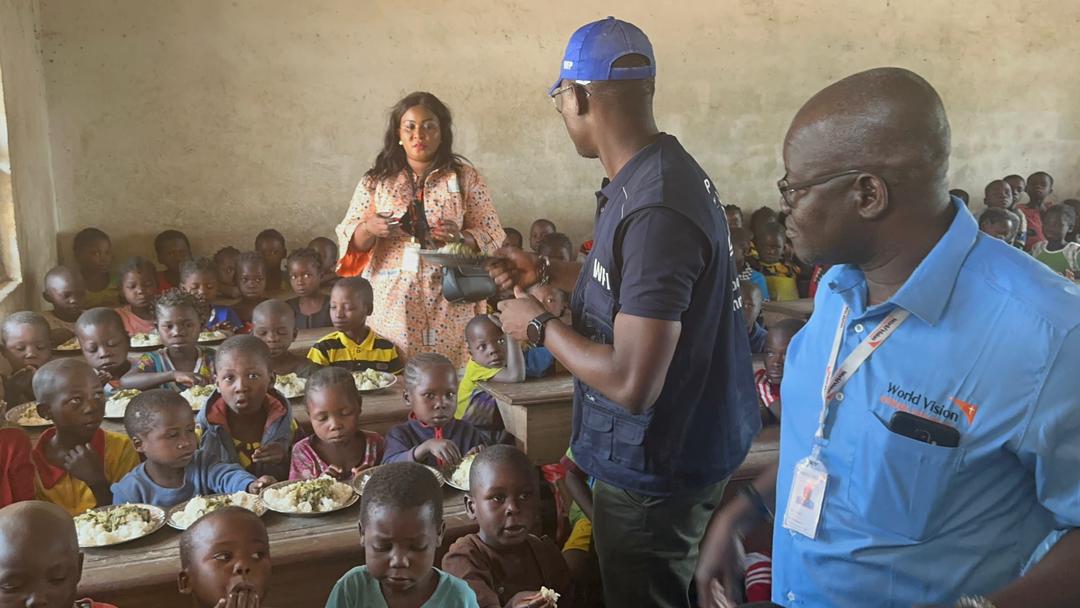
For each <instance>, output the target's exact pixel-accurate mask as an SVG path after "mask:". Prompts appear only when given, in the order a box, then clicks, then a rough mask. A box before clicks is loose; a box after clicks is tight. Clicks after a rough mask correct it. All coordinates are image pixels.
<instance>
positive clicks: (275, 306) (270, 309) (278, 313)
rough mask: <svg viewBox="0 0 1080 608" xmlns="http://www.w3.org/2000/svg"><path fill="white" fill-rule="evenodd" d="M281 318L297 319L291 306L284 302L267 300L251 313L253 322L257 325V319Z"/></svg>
mask: <svg viewBox="0 0 1080 608" xmlns="http://www.w3.org/2000/svg"><path fill="white" fill-rule="evenodd" d="M279 317H289V318H293V319H295V317H296V313H295V312H294V311H293V309H292V307H291V306H289V305H288V304H287V303H286V302H285V301H284V300H266V301H264V302H260V303H259V305H258V306H256V307H255V309H254V310H253V311H251V318H252V322H254V323H257V321H255V319H276V318H279Z"/></svg>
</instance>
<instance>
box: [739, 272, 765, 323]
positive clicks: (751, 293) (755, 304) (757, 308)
mask: <svg viewBox="0 0 1080 608" xmlns="http://www.w3.org/2000/svg"><path fill="white" fill-rule="evenodd" d="M739 295H740V296H742V313H743V321H745V322H746V329H747V330H748V331H749V330H750V329H751V328H752V327H754V323H755V322H756V321H757V318H758V317H759V316H761V305H762V299H761V289H756V288H755V285H754V284H753V283H751V282H750V281H740V282H739Z"/></svg>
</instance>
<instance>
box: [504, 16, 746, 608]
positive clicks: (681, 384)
mask: <svg viewBox="0 0 1080 608" xmlns="http://www.w3.org/2000/svg"><path fill="white" fill-rule="evenodd" d="M655 76H656V61H655V57H654V56H653V49H652V45H651V44H650V42H649V39H648V38H647V37H646V36H645V34H644V33H643V32H642V31H641V30H640V29H638V28H637V27H635V26H634V25H632V24H630V23H626V22H625V21H619V20H617V19H614V18H611V17H609V18H607V19H604V20H601V21H596V22H593V23H589V24H587V25H585V26H583V27H581V28H580V29H579V30H577V32H575V33H574V35H573V36H572V37H571V38H570V43H569V44H568V45H567V48H566V53H565V55H564V57H563V62H562V72H561V73H560V76H559V80H558V82H556V83H555V85H554V86H552V87H551V89H550V90H549V94H550V96H551V98H552V101H553V102H554V104H555V109H556V110H557V111H558V112H559V113H560V114H562V117H563V121H564V122H565V123H566V129H567V132H568V133H569V135H570V139H571V140H572V141H573V142H574V146H575V147H576V148H577V151H578V153H579V154H580V155H582V156H584V157H586V158H599V159H600V162H601V163H602V164H603V166H604V170H605V172H606V173H607V178H606V179H604V181H603V185H602V187H601V189H600V191H599V192H597V195H596V198H597V206H596V226H595V228H596V230H595V238H594V241H595V242H594V246H593V249H592V251H591V253H590V254H589V257H588V258H587V259H586V261H585V262H584V272H582V264H580V263H567V262H557V261H552V260H549V259H546V258H543V257H541V256H535V255H532V254H526V253H524V252H521V251H520V250H513V251H510V250H508V251H505V252H503V256H504V257H503V259H501V260H499V261H498V262H496V263H494V264H492V266H491V274H492V277H493V278H494V279H495V280H496V282H497V283H499V284H500V286H501V287H502V288H508V287H510V286H513V287H515V288H516V289H517V290H518V291H517V294H518V296H519V297H518V299H516V300H512V301H507V302H504V303H502V304H501V305H500V309H501V310H502V322H503V327H504V328H505V329H506V330H507V331H508V332H510V333H511V334H512V335H514V336H515V337H517V338H519V339H528V340H529V341H530V342H531V343H532V344H534V345H537V346H539V345H541V344H542V345H543V346H546V347H547V348H548V349H549V350H550V351H551V352H552V354H554V356H555V357H556V358H558V359H559V361H560V362H561V363H562V364H563V365H565V366H566V368H567V369H569V370H570V372H571V373H573V375H574V377H575V382H574V417H573V437H572V443H571V447H572V449H573V453H574V457H575V460H576V462H577V464H578V465H579V466H580V467H581V468H582V469H584V470H585V471H587V472H588V473H589V474H590V475H592V476H593V477H594V478H596V480H597V482H596V487H595V490H594V494H595V498H594V506H593V510H594V518H593V526H594V528H593V538H594V541H595V544H596V551H597V554H598V555H599V558H600V568H601V572H602V575H603V579H604V597H605V601H606V603H607V605H608V606H620V607H622V606H687V605H689V596H688V589H689V587H690V583H691V578H692V575H693V571H694V566H695V564H696V561H697V556H698V543H699V541H700V540H701V537H702V535H703V534H704V530H705V526H706V525H707V524H708V521H709V517H710V516H711V515H712V512H713V509H714V508H715V507H716V505H717V504H718V503H719V501H720V497H721V494H722V493H723V489H724V485H725V483H726V481H727V479H728V477H729V476H730V475H731V473H732V471H734V470H735V468H736V467H737V466H738V465H739V464H740V463H741V462H742V460H743V458H744V457H745V455H746V453H747V451H748V450H749V447H750V443H751V441H752V439H753V437H754V435H755V434H756V433H757V431H758V429H759V426H760V422H759V417H758V414H757V402H756V397H755V394H754V382H753V377H752V365H751V360H750V345H749V341H748V339H747V334H746V330H745V328H744V326H743V324H742V313H741V311H740V306H741V303H740V301H739V290H738V277H737V274H736V272H735V268H734V264H733V261H732V258H731V255H730V252H731V245H730V243H729V239H728V228H727V224H726V220H725V215H724V209H723V205H722V203H721V201H720V198H719V196H717V193H716V190H715V189H714V188H713V185H712V180H711V179H709V177H708V176H707V175H706V174H705V172H704V171H703V170H702V169H701V167H700V166H698V164H697V163H696V162H695V161H694V159H693V158H692V157H691V156H690V154H689V153H688V152H687V151H686V150H685V149H684V148H683V147H682V145H681V144H679V142H678V140H677V139H675V138H674V137H672V136H671V135H668V134H666V133H662V132H660V131H659V130H658V129H657V127H656V123H655V121H654V119H653V111H652V99H653V91H654V78H655ZM546 283H551V284H554V285H555V286H557V287H560V288H562V289H565V290H571V289H572V290H573V294H574V295H573V300H572V305H571V309H572V311H573V324H572V326H570V325H565V324H563V323H561V322H560V321H559V320H558V319H556V318H554V317H553V316H552V315H550V314H547V313H546V312H545V311H544V309H543V307H542V306H541V305H540V304H539V302H537V301H536V300H534V299H532V298H530V297H528V296H526V295H525V293H524V291H523V290H524V289H525V288H527V287H529V286H531V285H534V284H546Z"/></svg>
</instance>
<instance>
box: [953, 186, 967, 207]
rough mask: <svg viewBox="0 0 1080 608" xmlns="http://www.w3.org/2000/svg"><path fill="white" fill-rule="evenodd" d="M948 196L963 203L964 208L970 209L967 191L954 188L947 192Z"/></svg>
mask: <svg viewBox="0 0 1080 608" xmlns="http://www.w3.org/2000/svg"><path fill="white" fill-rule="evenodd" d="M949 196H955V197H956V198H958V199H960V200H962V201H964V206H965V207H970V206H971V195H970V194H968V193H967V190H961V189H960V188H955V189H953V190H949Z"/></svg>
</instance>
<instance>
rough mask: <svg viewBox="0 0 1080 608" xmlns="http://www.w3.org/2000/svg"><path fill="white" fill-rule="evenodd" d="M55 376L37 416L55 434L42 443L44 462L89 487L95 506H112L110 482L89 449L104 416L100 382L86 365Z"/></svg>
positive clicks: (58, 372) (39, 404) (41, 401)
mask: <svg viewBox="0 0 1080 608" xmlns="http://www.w3.org/2000/svg"><path fill="white" fill-rule="evenodd" d="M54 373H56V374H57V375H58V378H57V386H58V388H57V389H56V390H54V391H52V393H51V394H49V395H45V398H44V399H43V400H39V401H38V415H40V416H41V417H42V418H46V419H48V420H52V422H53V424H54V425H55V427H56V434H55V435H53V436H52V437H51V438H49V441H48V442H47V443H46V444H45V450H44V452H45V459H46V460H47V461H48V462H49V464H51V465H53V466H54V467H58V468H62V469H64V470H66V471H67V472H68V473H69V474H70V475H71V476H72V477H74V478H76V479H78V480H81V481H82V482H83V483H85V484H86V485H87V486H89V487H90V491H91V492H93V493H94V500H96V501H97V504H99V505H108V504H112V490H111V489H110V486H111V485H112V482H110V481H109V480H108V478H107V477H106V476H105V467H104V465H103V464H102V462H101V457H100V456H99V455H98V454H97V453H95V452H94V451H93V449H91V447H90V440H91V439H92V438H93V436H94V433H96V432H97V431H98V429H99V428H101V421H102V419H104V417H105V393H104V392H103V391H102V388H101V382H100V381H99V380H98V377H97V374H95V373H94V370H93V368H91V367H90V366H89V365H86V366H83V365H82V364H80V365H79V366H77V367H76V366H73V367H67V368H60V369H58V370H56V371H55V372H54Z"/></svg>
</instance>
